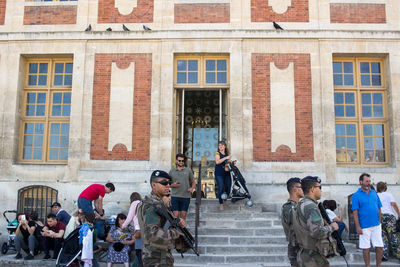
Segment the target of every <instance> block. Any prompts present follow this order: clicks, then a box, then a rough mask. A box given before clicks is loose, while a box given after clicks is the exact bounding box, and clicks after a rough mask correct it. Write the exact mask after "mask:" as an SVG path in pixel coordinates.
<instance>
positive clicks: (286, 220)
mask: <svg viewBox="0 0 400 267" xmlns="http://www.w3.org/2000/svg"><path fill="white" fill-rule="evenodd" d="M296 205H297V203H296V201H294V200H291V199H288V201H287V202H286V203H285V204H283V206H282V226H283V230H284V231H285V235H286V240H287V241H289V244H290V245H291V246H293V247H294V246H295V245H296V236H295V234H294V231H293V227H292V211H293V210H294V208H295V207H296Z"/></svg>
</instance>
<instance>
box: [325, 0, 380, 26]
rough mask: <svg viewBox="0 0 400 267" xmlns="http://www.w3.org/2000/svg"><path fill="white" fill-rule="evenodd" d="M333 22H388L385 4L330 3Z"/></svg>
mask: <svg viewBox="0 0 400 267" xmlns="http://www.w3.org/2000/svg"><path fill="white" fill-rule="evenodd" d="M330 11H331V23H386V8H385V4H357V3H354V4H339V3H338V4H330Z"/></svg>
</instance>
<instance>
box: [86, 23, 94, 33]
mask: <svg viewBox="0 0 400 267" xmlns="http://www.w3.org/2000/svg"><path fill="white" fill-rule="evenodd" d="M91 30H92V25H91V24H89V26H88V27H87V28H86V29H85V32H90V31H91Z"/></svg>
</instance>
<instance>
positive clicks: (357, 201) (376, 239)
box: [351, 173, 383, 267]
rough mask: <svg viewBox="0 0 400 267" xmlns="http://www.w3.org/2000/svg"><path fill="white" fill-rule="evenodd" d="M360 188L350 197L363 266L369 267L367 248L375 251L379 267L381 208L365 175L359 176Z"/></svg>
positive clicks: (381, 241) (380, 255)
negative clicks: (373, 248)
mask: <svg viewBox="0 0 400 267" xmlns="http://www.w3.org/2000/svg"><path fill="white" fill-rule="evenodd" d="M359 180H360V185H361V188H359V189H358V191H357V192H355V193H354V194H353V196H352V197H351V203H352V210H353V213H354V222H355V224H356V229H357V234H359V247H360V248H361V249H362V250H363V257H364V262H365V266H367V267H370V256H369V248H370V246H371V245H370V244H371V242H372V245H373V246H374V247H375V250H376V266H377V267H380V266H381V261H382V256H383V240H382V226H381V207H382V203H381V201H380V200H379V197H378V194H377V193H376V192H375V190H373V189H371V177H370V175H369V174H367V173H363V174H361V175H360V178H359Z"/></svg>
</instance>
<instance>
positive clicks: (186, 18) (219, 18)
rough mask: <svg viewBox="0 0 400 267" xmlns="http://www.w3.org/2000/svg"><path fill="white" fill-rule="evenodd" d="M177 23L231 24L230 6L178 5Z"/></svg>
mask: <svg viewBox="0 0 400 267" xmlns="http://www.w3.org/2000/svg"><path fill="white" fill-rule="evenodd" d="M174 20H175V23H229V22H230V5H229V4H176V5H175V8H174Z"/></svg>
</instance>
